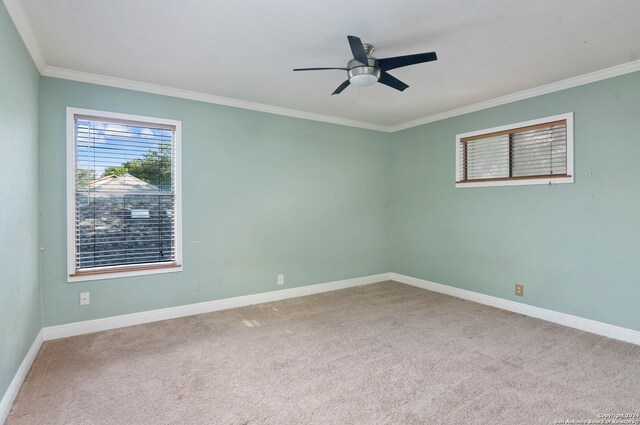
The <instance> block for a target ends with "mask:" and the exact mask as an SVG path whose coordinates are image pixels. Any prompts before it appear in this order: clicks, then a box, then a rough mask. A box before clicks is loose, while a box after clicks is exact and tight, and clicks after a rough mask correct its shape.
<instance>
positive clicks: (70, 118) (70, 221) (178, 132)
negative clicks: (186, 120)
mask: <svg viewBox="0 0 640 425" xmlns="http://www.w3.org/2000/svg"><path fill="white" fill-rule="evenodd" d="M75 115H89V116H94V117H98V118H112V119H119V120H128V121H138V122H142V123H150V124H163V125H169V126H174V127H175V133H174V143H175V164H174V167H175V168H174V172H175V175H174V179H175V180H174V184H175V214H174V220H175V223H174V226H175V248H176V251H175V262H176V263H177V264H179V265H180V266H182V265H183V263H182V163H181V161H182V146H181V145H182V121H178V120H172V119H167V118H157V117H146V116H142V115H131V114H123V113H119V112H109V111H98V110H94V109H82V108H73V107H67V163H66V167H67V282H86V281H93V280H104V279H117V278H122V277H131V276H142V275H150V274H159V273H173V272H180V271H182V267H172V268H158V269H149V270H136V271H124V272H118V273H105V274H94V275H86V276H71V275H72V274H74V273H75V257H76V251H75V249H76V246H75V238H76V235H75V173H76V164H75V161H76V143H75V134H74V133H75V118H74V116H75Z"/></svg>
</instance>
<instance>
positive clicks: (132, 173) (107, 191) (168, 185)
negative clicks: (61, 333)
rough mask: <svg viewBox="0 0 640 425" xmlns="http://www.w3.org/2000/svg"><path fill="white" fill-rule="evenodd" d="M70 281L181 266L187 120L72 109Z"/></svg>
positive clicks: (69, 114)
mask: <svg viewBox="0 0 640 425" xmlns="http://www.w3.org/2000/svg"><path fill="white" fill-rule="evenodd" d="M68 125H69V126H70V129H69V134H70V141H69V144H70V146H69V163H68V167H69V169H70V170H69V174H68V176H69V177H68V178H69V183H68V190H69V196H68V199H69V206H68V209H69V218H68V220H69V223H68V227H69V229H68V238H69V242H68V244H69V249H68V253H69V259H68V264H69V266H68V269H69V281H78V280H90V279H104V278H112V277H125V276H131V275H136V274H151V273H162V272H166V271H179V270H181V261H180V260H181V257H180V255H181V252H180V248H181V243H180V220H179V218H180V214H179V211H180V173H179V140H180V122H178V121H171V120H163V119H156V118H148V117H138V116H131V115H123V114H114V113H104V112H99V111H82V110H77V109H73V108H69V109H68Z"/></svg>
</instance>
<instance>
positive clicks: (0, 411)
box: [0, 329, 43, 424]
mask: <svg viewBox="0 0 640 425" xmlns="http://www.w3.org/2000/svg"><path fill="white" fill-rule="evenodd" d="M42 336H43V332H42V329H41V330H40V332H38V335H36V338H35V339H34V340H33V344H31V348H29V351H27V355H26V356H24V359H23V360H22V363H20V367H19V368H18V371H17V372H16V374H15V376H14V377H13V380H12V381H11V383H10V384H9V388H7V391H6V392H5V393H4V396H3V397H2V401H0V424H3V423H4V421H5V420H6V419H7V416H9V411H10V410H11V406H12V405H13V401H14V400H15V399H16V396H17V395H18V391H20V387H21V386H22V383H23V382H24V378H26V377H27V373H29V369H31V364H32V363H33V361H34V360H35V358H36V355H37V354H38V351H40V347H41V346H42V341H43V337H42Z"/></svg>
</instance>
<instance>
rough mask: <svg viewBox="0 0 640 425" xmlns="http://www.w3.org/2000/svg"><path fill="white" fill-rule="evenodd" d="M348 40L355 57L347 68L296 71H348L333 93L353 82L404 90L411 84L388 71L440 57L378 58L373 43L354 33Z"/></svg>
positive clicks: (299, 69)
mask: <svg viewBox="0 0 640 425" xmlns="http://www.w3.org/2000/svg"><path fill="white" fill-rule="evenodd" d="M347 40H348V41H349V46H350V47H351V53H352V54H353V59H352V60H350V61H349V63H348V64H347V67H346V68H296V69H294V71H321V70H342V71H347V80H346V81H345V82H343V83H342V84H340V85H339V86H338V88H337V89H335V91H334V92H333V93H332V95H334V94H340V93H341V92H342V91H343V90H344V89H346V88H347V87H348V86H349V85H351V84H353V85H354V86H358V87H367V86H371V85H373V84H375V83H382V84H384V85H386V86H389V87H391V88H394V89H396V90H398V91H404V90H405V89H406V88H407V87H409V86H408V85H407V84H405V83H403V82H402V81H400V80H398V79H397V78H395V77H393V76H392V75H391V74H389V73H387V71H389V70H391V69H396V68H401V67H404V66H409V65H415V64H418V63H424V62H431V61H435V60H437V59H438V57H437V56H436V52H429V53H418V54H415V55H406V56H396V57H392V58H384V59H377V58H375V57H373V56H371V55H372V53H373V51H374V49H375V48H374V47H373V45H371V44H364V43H362V41H361V40H360V38H358V37H356V36H353V35H349V36H347Z"/></svg>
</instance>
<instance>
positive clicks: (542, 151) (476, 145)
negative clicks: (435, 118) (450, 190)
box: [457, 120, 567, 182]
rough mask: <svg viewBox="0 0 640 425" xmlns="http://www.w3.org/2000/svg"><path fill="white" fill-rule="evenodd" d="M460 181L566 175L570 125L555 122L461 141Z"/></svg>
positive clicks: (563, 121) (564, 121) (458, 178)
mask: <svg viewBox="0 0 640 425" xmlns="http://www.w3.org/2000/svg"><path fill="white" fill-rule="evenodd" d="M459 155H460V158H459V161H460V164H462V166H461V167H460V169H459V175H458V176H457V181H458V182H467V181H482V180H509V179H522V178H535V177H545V178H553V177H566V176H567V123H566V120H562V121H554V122H550V123H545V124H539V125H535V126H530V127H524V128H517V129H513V130H509V131H501V132H497V133H490V134H484V135H479V136H473V137H467V138H463V139H461V140H460V149H459Z"/></svg>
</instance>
